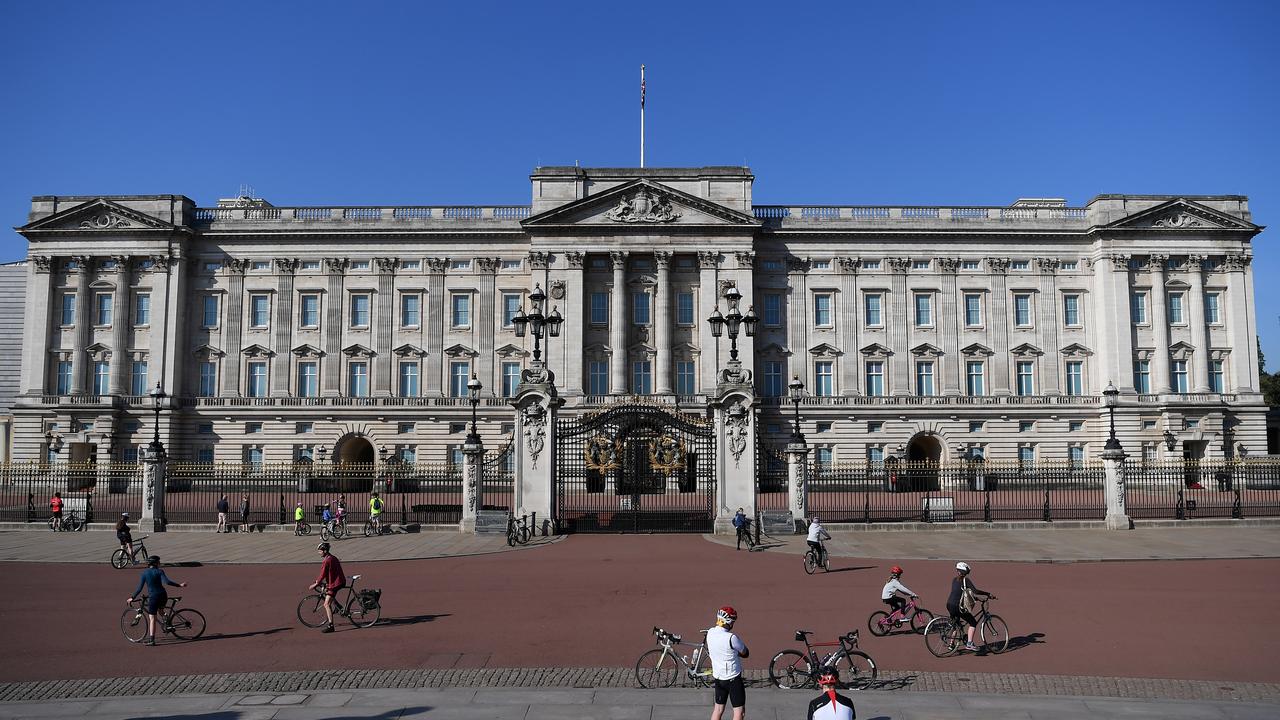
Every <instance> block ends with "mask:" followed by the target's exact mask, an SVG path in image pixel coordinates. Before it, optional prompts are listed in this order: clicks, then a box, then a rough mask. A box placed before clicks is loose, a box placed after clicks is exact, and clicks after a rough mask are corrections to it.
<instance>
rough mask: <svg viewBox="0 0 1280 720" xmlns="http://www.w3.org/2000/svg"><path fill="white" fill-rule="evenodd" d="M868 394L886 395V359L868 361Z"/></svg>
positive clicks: (874, 395)
mask: <svg viewBox="0 0 1280 720" xmlns="http://www.w3.org/2000/svg"><path fill="white" fill-rule="evenodd" d="M867 395H869V396H872V397H879V396H881V395H884V361H882V360H872V361H870V362H868V363H867Z"/></svg>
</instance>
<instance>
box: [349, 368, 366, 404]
mask: <svg viewBox="0 0 1280 720" xmlns="http://www.w3.org/2000/svg"><path fill="white" fill-rule="evenodd" d="M347 394H348V395H350V396H351V397H369V363H367V362H364V361H363V360H361V361H360V362H352V363H347Z"/></svg>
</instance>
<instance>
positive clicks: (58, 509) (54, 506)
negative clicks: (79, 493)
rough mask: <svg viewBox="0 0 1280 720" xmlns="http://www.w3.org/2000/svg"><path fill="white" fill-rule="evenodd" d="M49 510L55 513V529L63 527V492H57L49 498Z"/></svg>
mask: <svg viewBox="0 0 1280 720" xmlns="http://www.w3.org/2000/svg"><path fill="white" fill-rule="evenodd" d="M49 512H50V513H52V514H53V529H54V530H61V529H62V493H60V492H56V493H54V494H53V497H51V498H49Z"/></svg>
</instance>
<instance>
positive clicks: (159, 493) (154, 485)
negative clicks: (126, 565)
mask: <svg viewBox="0 0 1280 720" xmlns="http://www.w3.org/2000/svg"><path fill="white" fill-rule="evenodd" d="M166 466H167V462H166V459H165V457H164V456H163V455H160V456H154V455H152V454H151V453H150V452H147V455H146V458H145V459H144V460H143V461H142V517H140V518H138V530H139V531H141V532H159V531H161V530H163V529H164V522H163V518H164V478H165V468H166Z"/></svg>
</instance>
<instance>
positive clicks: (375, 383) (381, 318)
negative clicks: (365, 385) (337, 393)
mask: <svg viewBox="0 0 1280 720" xmlns="http://www.w3.org/2000/svg"><path fill="white" fill-rule="evenodd" d="M373 261H374V262H375V263H377V268H378V288H377V293H378V296H377V300H378V306H377V308H376V309H375V310H374V313H373V317H372V318H370V319H369V330H370V332H371V333H372V335H373V337H372V342H373V353H374V354H373V363H372V365H373V368H372V370H373V372H371V373H370V374H371V375H372V376H373V377H372V378H370V379H371V380H372V382H371V383H370V385H371V387H372V390H373V396H374V397H390V396H391V395H392V391H391V388H392V378H393V376H394V375H395V369H394V368H393V367H392V363H391V343H392V340H393V339H394V336H395V332H396V325H397V323H396V307H395V300H396V287H395V285H396V268H398V267H399V266H400V260H399V258H393V257H390V258H389V257H380V258H374V259H373ZM491 356H492V354H491ZM491 362H492V361H491ZM419 382H421V378H419Z"/></svg>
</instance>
